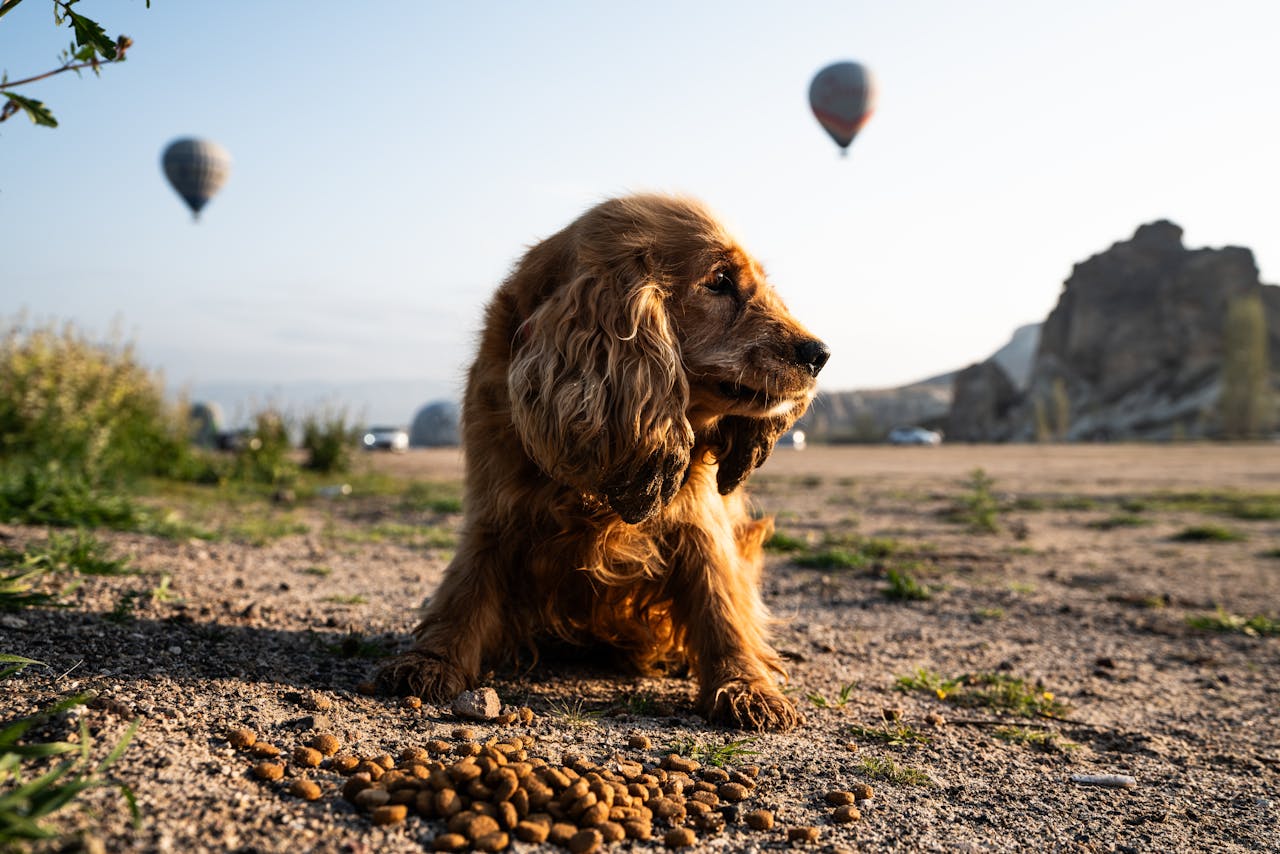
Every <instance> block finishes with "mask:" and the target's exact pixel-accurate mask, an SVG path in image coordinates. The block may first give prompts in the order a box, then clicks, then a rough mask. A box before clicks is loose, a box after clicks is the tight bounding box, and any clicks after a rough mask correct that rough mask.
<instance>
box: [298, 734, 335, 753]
mask: <svg viewBox="0 0 1280 854" xmlns="http://www.w3.org/2000/svg"><path fill="white" fill-rule="evenodd" d="M307 744H308V746H309V747H314V748H315V749H316V750H318V751H320V752H321V753H322V754H324V755H325V756H333V755H334V754H335V753H337V752H338V750H339V748H341V747H342V742H341V741H339V740H338V737H337V736H336V735H334V734H333V733H331V732H322V733H320V734H319V735H317V736H316V737H315V738H313V739H311V741H309V742H307Z"/></svg>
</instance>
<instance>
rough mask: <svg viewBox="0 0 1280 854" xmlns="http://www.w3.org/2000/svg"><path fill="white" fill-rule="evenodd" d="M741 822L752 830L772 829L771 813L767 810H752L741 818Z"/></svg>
mask: <svg viewBox="0 0 1280 854" xmlns="http://www.w3.org/2000/svg"><path fill="white" fill-rule="evenodd" d="M743 820H744V821H746V823H747V827H749V828H751V829H752V830H769V829H770V828H772V827H773V813H771V812H769V811H768V810H752V811H751V812H749V813H747V814H746V815H745V816H743Z"/></svg>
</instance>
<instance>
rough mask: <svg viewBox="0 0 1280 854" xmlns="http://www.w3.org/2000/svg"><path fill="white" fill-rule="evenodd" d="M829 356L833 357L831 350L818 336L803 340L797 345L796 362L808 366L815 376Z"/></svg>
mask: <svg viewBox="0 0 1280 854" xmlns="http://www.w3.org/2000/svg"><path fill="white" fill-rule="evenodd" d="M829 358H831V351H830V350H828V349H827V345H826V344H823V343H822V342H821V341H819V340H818V339H817V338H812V339H810V340H808V341H801V342H800V343H799V344H797V345H796V364H797V365H800V366H802V367H804V368H807V369H808V371H809V373H810V374H812V375H813V376H815V377H816V376H817V375H818V371H820V370H822V366H823V365H825V364H826V363H827V359H829Z"/></svg>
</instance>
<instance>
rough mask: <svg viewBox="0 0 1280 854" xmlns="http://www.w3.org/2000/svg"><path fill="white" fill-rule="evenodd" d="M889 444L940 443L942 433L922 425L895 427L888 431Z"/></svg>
mask: <svg viewBox="0 0 1280 854" xmlns="http://www.w3.org/2000/svg"><path fill="white" fill-rule="evenodd" d="M889 444H890V445H941V444H942V434H941V433H939V432H937V431H936V430H926V429H924V428H923V427H895V428H893V429H892V430H890V431H889Z"/></svg>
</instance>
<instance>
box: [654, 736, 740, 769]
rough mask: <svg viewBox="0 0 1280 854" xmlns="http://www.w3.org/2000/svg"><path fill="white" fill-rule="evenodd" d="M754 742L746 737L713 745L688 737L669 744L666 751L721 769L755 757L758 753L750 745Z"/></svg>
mask: <svg viewBox="0 0 1280 854" xmlns="http://www.w3.org/2000/svg"><path fill="white" fill-rule="evenodd" d="M755 741H756V739H755V738H754V737H748V738H738V739H733V740H731V741H723V742H720V743H719V744H715V743H712V742H706V741H701V740H700V739H696V738H693V737H692V736H690V737H687V738H679V739H676V740H675V741H673V742H671V744H670V745H669V747H668V750H670V751H671V752H672V753H674V754H676V755H677V756H687V757H689V758H690V759H696V760H698V761H699V762H704V763H706V764H708V765H715V766H717V767H720V768H723V767H724V766H726V765H732V764H734V763H735V762H738V761H740V760H742V759H744V758H746V757H748V756H755V755H756V754H757V752H758V751H755V750H752V749H751V745H752V744H754V743H755Z"/></svg>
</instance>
